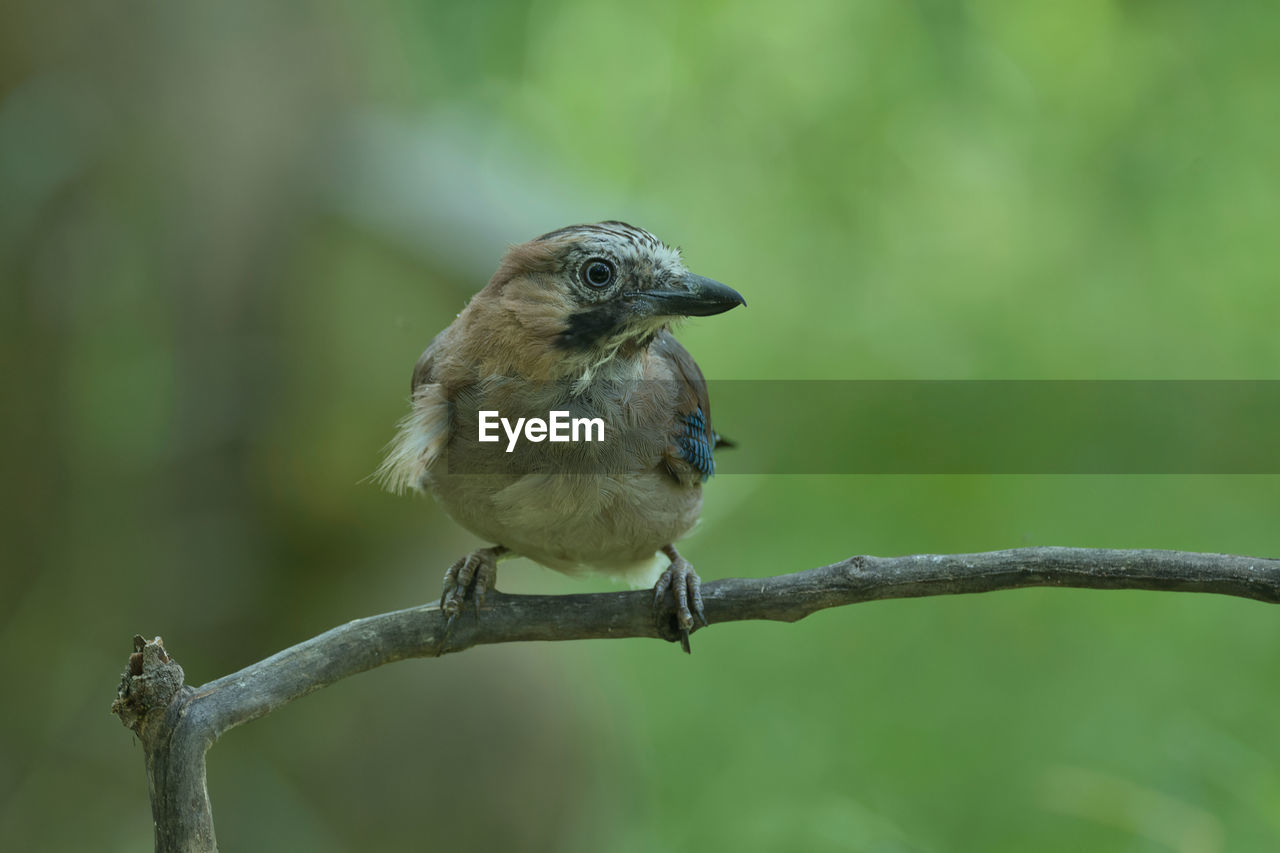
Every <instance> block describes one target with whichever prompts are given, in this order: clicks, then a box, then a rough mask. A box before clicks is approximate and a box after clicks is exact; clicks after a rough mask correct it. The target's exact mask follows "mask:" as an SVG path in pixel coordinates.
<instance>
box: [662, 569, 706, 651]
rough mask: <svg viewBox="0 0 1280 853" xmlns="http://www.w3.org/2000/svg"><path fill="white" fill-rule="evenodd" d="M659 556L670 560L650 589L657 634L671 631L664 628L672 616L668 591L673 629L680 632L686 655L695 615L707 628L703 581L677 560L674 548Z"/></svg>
mask: <svg viewBox="0 0 1280 853" xmlns="http://www.w3.org/2000/svg"><path fill="white" fill-rule="evenodd" d="M662 553H664V554H666V555H667V556H668V557H670V558H671V565H669V566H667V570H666V571H665V572H663V573H662V575H661V576H660V577H659V578H658V582H657V583H656V584H654V585H653V618H654V619H655V620H656V621H657V623H658V630H659V631H660V632H662V633H667V632H668V631H669V630H670V629H669V628H668V627H667V626H668V624H669V622H668V620H669V619H670V617H671V613H670V611H669V610H668V609H667V604H666V597H667V591H668V590H670V591H671V596H672V598H674V599H675V623H676V624H675V627H676V630H678V631H679V632H680V648H682V649H684V650H685V652H686V653H688V652H689V651H690V648H689V632H690V631H692V630H693V617H694V615H695V614H696V615H697V617H698V621H699V622H701V623H702V624H703V625H707V624H710V623H708V622H707V614H706V613H705V612H703V609H702V579H701V578H699V577H698V573H697V572H695V571H694V570H693V566H692V565H690V563H689V561H688V560H686V559H685V558H684V557H682V556H680V552H679V551H677V550H676V549H675V546H673V545H667V546H665V547H664V548H663V549H662ZM691 608H692V609H691Z"/></svg>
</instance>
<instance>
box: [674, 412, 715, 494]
mask: <svg viewBox="0 0 1280 853" xmlns="http://www.w3.org/2000/svg"><path fill="white" fill-rule="evenodd" d="M680 422H681V423H683V424H684V430H683V431H682V432H681V433H680V434H679V435H677V436H676V446H677V447H679V448H680V455H681V456H683V457H684V461H686V462H688V463H689V464H690V465H692V466H693V467H694V468H695V469H697V471H698V473H699V474H701V475H702V482H704V483H705V482H706V481H707V478H708V477H710V476H711V475H712V474H714V473H715V472H716V460H715V457H714V456H712V452H711V451H712V442H713V441H714V437H713V436H711V435H709V434H708V433H709V431H708V430H707V419H706V418H705V417H704V416H703V414H702V409H701V408H698V409H694V410H693V412H691V413H690V414H687V415H684V416H683V417H681V418H680Z"/></svg>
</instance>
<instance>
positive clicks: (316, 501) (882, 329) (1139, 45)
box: [0, 0, 1280, 853]
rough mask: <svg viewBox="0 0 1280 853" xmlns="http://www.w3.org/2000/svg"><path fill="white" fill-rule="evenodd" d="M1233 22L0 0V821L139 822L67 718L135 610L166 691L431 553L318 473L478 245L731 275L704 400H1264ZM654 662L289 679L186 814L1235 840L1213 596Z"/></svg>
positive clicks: (775, 505) (991, 534)
mask: <svg viewBox="0 0 1280 853" xmlns="http://www.w3.org/2000/svg"><path fill="white" fill-rule="evenodd" d="M1277 24H1280V10H1277V9H1276V8H1274V7H1272V6H1270V5H1268V4H1261V3H1255V4H1207V3H1196V2H1190V0H1183V2H1178V0H1170V2H1155V0H1129V2H1116V1H1115V0H1082V2H1074V3H1045V2H1027V3H1016V2H1005V0H974V2H968V3H959V2H944V0H917V2H898V1H897V0H875V1H874V2H873V1H872V0H855V1H854V2H838V0H816V2H806V3H800V4H779V3H766V2H740V3H731V2H720V1H719V0H717V2H700V3H678V2H657V3H650V4H636V3H607V2H606V3H598V2H584V0H535V1H534V2H529V3H506V2H496V0H479V2H472V3H465V4H464V3H451V2H441V1H440V0H435V1H434V2H421V0H401V1H400V2H397V0H373V2H366V3H359V4H357V3H338V2H313V3H307V2H291V3H278V4H261V3H251V2H245V0H223V2H218V3H206V4H186V3H166V2H158V1H157V0H153V1H152V2H135V3H125V4H121V3H107V2H78V3H70V4H56V3H41V2H37V0H14V2H10V3H8V4H6V5H5V6H4V7H3V9H2V10H0V279H2V280H3V282H4V287H3V291H2V294H0V299H3V311H0V354H2V355H3V364H4V367H5V407H4V409H5V415H6V417H5V418H4V419H3V427H2V428H3V438H4V441H5V444H6V447H7V448H8V452H6V453H5V454H4V456H5V476H4V484H5V486H6V489H5V497H4V502H3V506H2V507H0V509H2V510H3V512H0V519H2V520H0V524H3V526H4V529H3V542H4V546H5V547H4V550H5V552H6V553H5V557H4V560H3V562H4V568H3V570H0V641H2V643H3V647H4V648H5V649H6V654H5V655H4V656H3V662H2V663H0V680H2V681H3V683H4V684H5V685H6V690H5V695H6V698H7V700H8V701H7V703H6V704H7V707H8V710H9V713H8V714H6V725H5V726H4V727H3V729H2V730H0V848H3V849H6V850H34V849H44V850H62V849H67V850H82V849H101V850H116V849H119V850H126V849H128V850H136V849H145V847H146V846H147V845H148V844H149V843H150V841H149V834H150V819H149V812H148V809H147V804H146V790H145V783H144V779H143V774H142V758H141V752H140V750H139V749H138V748H137V747H136V746H135V745H133V744H132V743H131V738H130V736H129V735H128V734H127V733H126V732H125V731H124V730H123V729H121V728H120V727H119V726H118V725H117V724H116V722H115V721H114V720H113V719H112V718H110V717H109V716H108V715H107V713H106V709H107V706H108V704H109V702H110V698H111V695H112V694H111V691H112V688H113V686H114V673H115V672H117V671H118V670H119V669H120V667H121V666H122V665H123V663H124V660H125V658H126V655H127V652H128V649H129V638H130V636H131V635H132V634H133V633H134V632H143V633H146V634H149V635H150V634H156V633H160V634H163V635H164V636H165V638H166V640H167V642H168V645H169V646H170V648H171V650H172V651H173V652H174V654H175V655H176V656H177V657H178V659H179V660H180V661H181V662H182V663H183V664H184V666H185V667H186V670H187V673H188V680H189V681H191V682H192V683H201V682H203V681H206V680H208V679H210V678H213V677H216V676H218V675H222V674H224V673H226V672H229V671H232V670H234V669H236V668H237V667H240V666H243V665H245V664H247V663H249V662H251V661H253V660H256V659H259V658H261V657H263V656H265V655H267V654H269V653H271V652H273V651H275V650H277V649H278V648H281V647H283V646H285V645H287V644H289V643H292V642H295V641H297V640H300V639H302V638H304V637H307V636H310V635H312V634H315V633H318V632H319V631H321V630H324V629H325V628H327V627H330V626H331V625H333V624H337V623H339V622H341V621H344V620H346V619H349V618H354V617H356V616H360V615H365V614H368V613H372V612H378V611H382V610H388V609H393V608H397V607H402V606H406V605H408V604H411V603H414V602H417V601H421V600H424V599H426V598H428V597H430V596H431V595H432V594H433V593H434V590H435V589H436V588H437V584H438V578H439V575H440V573H441V571H442V570H443V568H444V566H446V565H447V564H448V563H449V562H451V561H452V560H453V559H454V558H455V557H456V556H457V555H458V554H460V553H462V552H463V551H464V550H466V549H469V548H471V547H474V545H475V544H476V543H475V542H474V541H472V540H471V539H469V537H468V536H467V535H466V534H465V533H463V532H462V531H460V530H458V529H457V528H456V527H455V526H453V525H452V524H451V523H450V522H449V521H448V519H447V518H445V517H443V515H442V514H441V513H440V512H439V511H438V509H436V508H435V507H434V506H432V505H431V504H430V503H429V502H428V501H424V500H417V501H414V500H407V499H397V498H393V497H390V496H388V495H384V494H381V493H379V492H378V491H377V490H376V489H375V488H374V487H372V486H371V485H369V484H368V483H366V482H362V478H363V477H364V476H365V475H366V474H367V473H368V472H369V471H370V470H372V468H373V467H374V466H375V464H376V461H377V453H378V449H379V447H380V446H381V445H382V444H383V442H384V441H386V439H387V438H389V436H390V430H391V425H392V424H393V423H394V421H395V420H396V419H397V418H398V417H399V415H400V413H401V411H402V409H403V405H404V400H405V395H406V393H407V383H408V377H409V371H410V369H411V367H412V364H413V362H414V360H415V359H416V357H417V355H418V353H419V352H420V351H421V349H422V348H423V347H424V346H425V345H426V343H427V342H428V341H429V340H430V338H431V336H432V335H433V334H434V333H435V332H436V331H437V330H438V329H439V328H441V327H443V326H444V325H445V324H446V323H447V322H449V320H450V319H451V318H452V316H453V315H454V314H455V313H456V312H457V311H458V310H459V309H460V308H461V306H462V305H463V304H464V302H465V300H466V299H467V298H468V296H469V295H470V294H471V293H473V292H474V291H475V290H476V289H477V288H478V287H479V286H480V285H481V284H482V282H483V281H484V279H485V278H486V276H487V275H488V274H489V272H490V271H491V269H492V267H493V265H494V263H495V262H496V259H497V256H498V255H499V254H500V252H501V251H502V249H503V247H504V245H505V244H507V243H509V242H516V241H520V240H523V239H527V238H529V237H531V236H533V235H536V234H538V233H541V232H543V231H546V230H549V229H551V228H554V227H557V226H559V225H563V224H567V223H569V222H575V221H590V220H595V219H603V218H622V219H626V220H629V221H632V222H634V223H635V224H638V225H641V226H644V227H647V228H649V229H650V230H652V231H654V232H655V233H657V234H658V235H659V236H661V237H664V238H665V239H667V240H669V241H671V242H674V243H678V244H680V245H682V246H684V247H685V249H686V258H687V260H688V261H689V263H690V265H691V267H692V268H693V269H695V270H697V271H700V272H702V273H704V274H707V275H711V276H714V277H716V278H719V279H721V280H723V281H726V282H729V283H731V284H732V285H734V286H735V287H737V288H738V289H739V290H741V291H742V292H743V293H744V294H745V295H746V297H747V299H748V301H749V303H750V307H749V308H748V309H746V310H741V311H735V312H733V313H732V314H728V315H725V316H724V317H717V318H710V319H707V320H703V321H698V322H696V323H690V324H688V325H687V326H686V327H685V328H684V329H683V331H682V332H681V337H682V339H683V340H684V341H685V342H686V344H687V345H688V346H689V348H690V349H691V350H692V351H693V352H694V354H695V355H696V356H697V358H698V359H699V361H700V362H701V364H702V366H703V368H704V370H705V371H706V372H707V374H708V375H710V376H713V377H717V378H737V379H757V378H760V379H764V378H768V379H777V378H825V379H833V378H860V379H970V378H983V379H991V378H1026V379H1041V378H1074V379H1089V378H1142V379H1152V378H1251V379H1280V370H1278V365H1280V336H1278V335H1277V334H1276V318H1277V317H1280V287H1277V281H1276V268H1277V261H1278V260H1280V255H1278V254H1277V249H1276V239H1275V235H1276V233H1277V230H1278V226H1280V215H1278V214H1280V211H1278V210H1277V205H1278V202H1277V198H1278V197H1280V196H1278V194H1277V192H1276V188H1277V186H1278V185H1280V156H1278V155H1280V151H1278V150H1277V149H1278V146H1277V141H1278V137H1280V99H1277V97H1276V92H1277V88H1278V87H1280V53H1277V52H1276V50H1275V44H1276V43H1277V36H1278V35H1280V33H1278V32H1277V31H1278V29H1280V27H1278V26H1277ZM769 406H770V401H769V400H760V401H758V406H751V405H747V406H742V407H735V408H734V409H733V410H725V409H718V410H717V412H716V414H717V419H718V426H719V427H720V429H721V430H722V431H724V432H726V433H728V434H733V433H734V431H735V430H734V423H735V422H736V423H739V424H749V423H751V422H752V419H753V418H757V417H760V416H761V413H762V412H766V411H767V410H768V409H769ZM793 428H794V431H795V436H796V441H804V440H805V424H804V423H795V424H794V425H793ZM876 428H877V427H876V424H874V423H853V424H850V425H849V429H848V441H849V442H850V443H851V444H853V443H856V442H857V441H858V437H859V435H860V434H866V433H868V432H870V431H873V430H875V429H876ZM910 438H911V440H916V441H922V442H927V441H929V440H930V439H929V434H928V432H927V430H923V429H922V431H921V433H920V434H919V435H917V436H911V437H910ZM1229 439H1230V437H1229V436H1225V437H1224V440H1229ZM1278 506H1280V479H1277V478H1274V477H1244V476H1242V477H1209V476H1204V477H1168V476H1144V477H1118V476H1112V477H1105V476H1094V477H1067V476H1057V477H1030V476H1026V477H1015V476H1002V477H976V476H975V477H956V476H953V477H943V476H911V477H905V476H904V477H892V476H877V477H814V476H805V477H799V476H796V477H785V476H774V477H752V476H746V475H735V476H724V477H720V478H718V479H717V480H716V481H713V482H712V483H711V485H710V486H709V488H708V499H707V510H706V513H705V518H704V524H703V525H702V528H701V529H700V531H699V532H698V534H697V535H696V536H695V537H694V538H692V539H691V540H690V542H689V543H688V546H687V549H686V551H687V553H688V554H689V555H690V557H691V558H692V559H693V561H694V562H695V564H696V565H697V566H698V567H699V568H700V570H701V572H702V574H703V576H704V577H718V576H727V575H764V574H775V573H778V572H783V571H791V570H795V569H799V568H805V567H809V566H813V565H819V564H822V563H825V562H830V561H832V560H835V559H838V558H842V557H844V556H847V555H849V554H851V553H863V552H865V553H881V554H890V553H913V552H923V551H940V552H957V551H968V550H981V549H988V548H999V547H1009V546H1017V545H1023V544H1064V545H1087V546H1122V547H1164V548H1186V549H1195V550H1206V551H1222V552H1231V553H1257V554H1268V555H1274V554H1276V553H1280V540H1278V534H1277V526H1276V515H1277V507H1278ZM500 584H501V587H502V588H503V589H504V590H507V591H511V592H520V591H540V592H547V591H560V592H571V591H581V590H586V589H598V588H602V587H604V586H605V585H606V584H607V582H605V581H600V582H598V583H595V584H592V583H576V582H573V581H570V580H567V579H564V578H561V577H559V576H557V575H555V574H553V573H551V572H548V571H546V570H543V569H541V568H538V567H536V566H533V565H531V564H527V563H513V564H509V565H506V566H504V569H503V573H502V576H501V578H500ZM695 647H696V654H694V655H693V656H692V657H691V658H688V659H685V658H683V657H681V656H680V655H679V654H678V653H677V652H676V651H675V650H674V649H673V648H671V647H665V646H662V645H660V644H657V643H653V642H639V641H634V642H613V643H603V642H600V643H590V644H573V645H559V646H534V645H530V646H525V647H512V648H482V649H477V650H473V651H470V652H467V653H466V654H464V655H460V656H457V657H454V658H450V659H444V660H438V661H418V662H411V663H403V664H398V665H396V666H392V667H387V668H384V669H382V670H379V671H377V672H374V673H372V674H369V675H365V676H361V677H359V678H357V679H354V680H351V681H349V682H345V683H343V684H340V685H338V686H335V687H333V688H330V689H328V690H326V691H324V692H322V693H320V694H317V695H316V696H314V697H311V698H309V699H307V700H305V701H303V702H300V703H297V704H295V705H292V706H290V707H289V708H287V709H285V710H283V711H281V712H279V713H278V714H276V715H274V716H272V717H270V718H267V719H264V720H262V721H259V722H255V723H254V724H252V725H251V726H248V727H246V728H245V729H242V730H237V731H235V732H234V733H233V734H231V735H230V736H228V737H227V738H226V739H225V740H224V742H222V743H220V744H218V746H217V747H216V748H215V749H214V750H213V751H212V753H211V766H210V772H211V779H210V782H211V786H212V793H213V801H214V811H215V816H216V818H217V823H218V830H219V833H220V837H221V840H222V842H223V846H224V847H225V848H226V849H272V850H307V851H326V850H348V849H386V850H391V849H418V848H425V847H430V848H437V847H438V848H440V849H453V850H458V849H472V848H474V849H503V848H511V849H547V850H597V849H607V850H622V851H627V850H637V851H639V850H650V849H707V848H708V847H709V846H712V845H714V846H716V847H719V846H721V845H728V846H730V847H732V848H735V849H740V850H756V849H759V850H773V849H809V850H827V849H830V850H859V851H908V850H911V851H914V850H929V851H949V850H975V851H977V850H981V851H1006V850H1007V851H1024V850H1038V851H1056V850H1062V851H1068V850H1081V849H1091V850H1124V851H1137V850H1167V849H1174V850H1179V851H1188V853H1213V851H1222V850H1232V851H1235V850H1269V849H1275V848H1276V847H1277V846H1280V743H1278V742H1277V738H1276V726H1275V714H1274V709H1275V708H1276V707H1277V705H1280V655H1278V654H1277V650H1278V649H1280V621H1278V619H1277V612H1276V611H1274V610H1273V609H1272V608H1269V607H1266V606H1263V605H1261V604H1257V603H1252V602H1246V601H1234V600H1216V599H1212V598H1208V597H1194V596H1178V595H1155V594H1138V593H1085V592H1070V591H1046V590H1035V591H1025V592H1015V593H1004V594H999V595H992V596H986V597H974V598H967V599H953V600H944V599H938V600H919V601H904V602H884V603H878V604H873V605H866V606H861V607H857V608H853V609H845V610H842V611H839V612H832V613H825V614H820V615H818V616H815V617H813V618H812V619H810V620H808V621H806V622H804V623H802V624H800V625H797V626H777V625H732V626H721V627H718V628H715V629H713V630H710V631H707V632H705V633H700V634H698V636H697V638H696V642H695Z"/></svg>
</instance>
